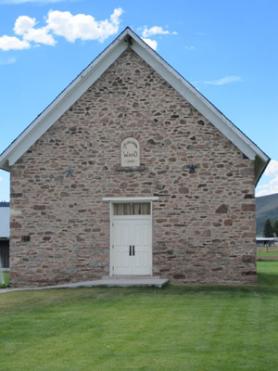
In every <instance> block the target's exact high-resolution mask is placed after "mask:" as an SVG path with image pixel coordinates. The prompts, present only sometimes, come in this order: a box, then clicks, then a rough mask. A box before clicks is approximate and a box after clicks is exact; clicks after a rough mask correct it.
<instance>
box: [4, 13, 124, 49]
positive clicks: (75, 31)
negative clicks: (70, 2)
mask: <svg viewBox="0 0 278 371" xmlns="http://www.w3.org/2000/svg"><path fill="white" fill-rule="evenodd" d="M122 14H123V10H122V9H121V8H116V9H114V11H113V13H112V14H111V15H110V17H109V18H107V19H104V20H100V21H97V20H96V19H95V18H94V17H93V16H92V15H90V14H82V13H81V14H76V15H74V14H72V13H71V12H68V11H60V10H51V11H50V12H49V13H48V15H47V17H46V24H45V25H44V26H42V27H35V26H36V25H37V20H36V18H32V17H29V16H26V15H21V16H19V17H18V18H17V19H16V21H15V24H14V28H13V30H14V33H15V35H14V36H7V35H3V36H1V35H0V50H2V51H8V50H22V49H27V48H30V47H31V46H33V45H34V44H37V45H38V44H43V45H55V44H56V40H55V36H60V37H64V38H65V39H66V40H67V41H69V42H72V43H73V42H75V41H76V40H78V39H80V40H97V41H100V42H102V41H104V40H106V39H107V38H108V37H109V36H112V35H114V34H115V33H117V32H118V30H119V26H120V17H121V15H122Z"/></svg>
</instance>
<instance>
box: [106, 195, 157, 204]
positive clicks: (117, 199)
mask: <svg viewBox="0 0 278 371" xmlns="http://www.w3.org/2000/svg"><path fill="white" fill-rule="evenodd" d="M158 200H159V197H155V196H149V197H103V198H102V201H104V202H110V203H116V202H152V201H158Z"/></svg>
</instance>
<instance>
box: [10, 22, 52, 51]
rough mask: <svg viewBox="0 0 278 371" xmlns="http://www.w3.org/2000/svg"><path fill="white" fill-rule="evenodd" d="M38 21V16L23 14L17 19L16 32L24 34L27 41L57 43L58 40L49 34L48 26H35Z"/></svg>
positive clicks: (46, 43) (47, 43)
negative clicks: (32, 16)
mask: <svg viewBox="0 0 278 371" xmlns="http://www.w3.org/2000/svg"><path fill="white" fill-rule="evenodd" d="M36 23H37V21H36V18H31V17H28V16H26V15H22V16H20V17H18V18H17V20H16V21H15V25H14V32H15V34H17V35H19V36H22V38H23V40H25V41H29V42H34V43H37V44H44V45H55V43H56V41H55V40H54V38H53V36H52V35H50V34H49V29H48V28H47V27H40V28H34V26H35V25H36Z"/></svg>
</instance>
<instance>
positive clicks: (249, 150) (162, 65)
mask: <svg viewBox="0 0 278 371" xmlns="http://www.w3.org/2000/svg"><path fill="white" fill-rule="evenodd" d="M131 33H132V37H133V38H134V39H135V40H136V43H132V46H131V47H132V49H133V50H134V51H135V52H136V53H137V54H138V55H139V56H140V57H141V58H142V59H144V60H145V62H146V63H148V64H149V65H150V66H151V67H152V68H153V69H154V70H155V71H156V72H157V73H158V74H159V75H160V76H161V77H162V78H163V79H164V80H166V81H167V82H168V83H169V85H171V86H172V87H173V88H174V89H175V90H176V91H177V92H178V93H179V94H181V95H182V96H183V97H184V98H185V99H186V100H187V101H188V102H189V103H190V104H192V106H193V107H195V109H196V110H197V111H199V112H200V113H201V114H202V115H203V116H204V117H205V118H206V119H207V120H209V121H210V122H211V123H212V124H213V125H214V126H215V127H216V128H217V129H218V130H219V131H220V132H221V133H222V134H223V135H224V136H226V137H227V138H228V139H229V140H230V141H231V142H232V143H233V144H234V145H235V146H236V147H237V148H238V149H239V150H240V151H241V152H243V153H244V154H245V155H246V156H247V157H248V158H249V159H251V160H254V159H255V156H256V155H258V156H260V157H261V158H262V159H263V160H264V161H268V159H269V158H268V156H267V155H266V154H265V153H264V152H263V151H261V150H260V149H259V148H258V147H257V146H256V145H255V144H254V143H253V142H252V141H251V140H250V139H249V138H247V137H246V135H244V134H243V133H242V132H241V131H240V130H239V129H238V128H237V127H236V126H235V125H234V124H233V123H232V122H231V121H230V120H228V119H227V118H226V117H225V116H224V115H223V114H222V113H221V112H220V111H218V110H217V109H216V108H215V107H214V106H213V104H212V103H210V102H209V101H208V100H207V99H206V98H205V97H204V96H203V95H202V94H200V93H199V92H198V90H196V89H195V88H194V87H193V86H192V85H191V84H190V83H188V82H187V81H186V80H185V79H184V78H183V77H182V76H181V75H179V74H178V73H177V72H176V71H175V70H174V69H173V68H172V67H171V66H169V65H168V64H167V63H166V62H165V61H164V60H163V59H162V58H161V57H160V56H159V55H158V54H157V53H156V52H154V51H153V50H152V49H151V48H150V47H149V46H148V45H147V44H145V43H144V42H143V41H142V40H141V39H140V38H139V37H138V36H137V35H136V34H134V33H133V32H132V31H131Z"/></svg>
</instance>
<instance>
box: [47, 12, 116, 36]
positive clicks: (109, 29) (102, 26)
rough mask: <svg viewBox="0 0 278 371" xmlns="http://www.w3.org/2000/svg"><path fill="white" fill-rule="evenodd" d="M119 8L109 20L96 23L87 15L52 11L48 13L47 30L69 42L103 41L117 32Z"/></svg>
mask: <svg viewBox="0 0 278 371" xmlns="http://www.w3.org/2000/svg"><path fill="white" fill-rule="evenodd" d="M122 13H123V10H122V9H121V8H116V9H114V11H113V13H112V14H111V16H110V19H105V20H103V21H97V20H95V18H94V17H93V16H91V15H88V14H76V15H73V14H72V13H71V12H62V11H59V10H53V11H50V12H49V13H48V17H47V29H48V30H49V31H51V32H52V33H53V34H54V35H57V36H62V37H64V38H65V39H66V40H67V41H69V42H75V41H76V40H77V39H80V40H98V41H104V40H105V39H107V38H108V37H109V36H111V35H113V34H115V33H117V32H118V30H119V25H120V17H121V15H122Z"/></svg>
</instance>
